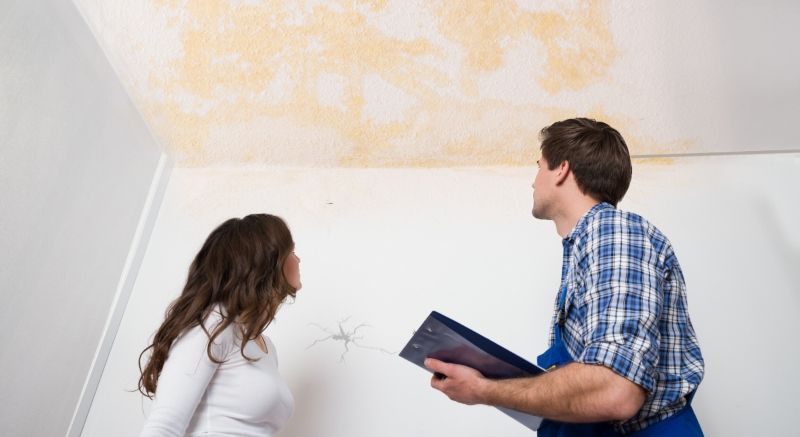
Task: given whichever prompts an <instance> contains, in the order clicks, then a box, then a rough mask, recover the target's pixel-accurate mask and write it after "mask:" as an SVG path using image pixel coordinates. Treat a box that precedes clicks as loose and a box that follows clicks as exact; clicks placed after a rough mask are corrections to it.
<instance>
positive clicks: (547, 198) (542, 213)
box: [532, 157, 556, 220]
mask: <svg viewBox="0 0 800 437" xmlns="http://www.w3.org/2000/svg"><path fill="white" fill-rule="evenodd" d="M536 165H537V166H538V167H539V168H538V170H537V171H536V178H535V179H534V180H533V185H532V188H533V211H532V214H533V216H534V217H536V218H538V219H543V220H548V219H551V218H552V217H551V212H550V209H551V205H552V192H553V185H554V184H555V173H556V170H550V169H549V168H548V164H547V160H546V159H544V157H541V158H539V160H538V161H536Z"/></svg>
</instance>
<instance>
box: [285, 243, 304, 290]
mask: <svg viewBox="0 0 800 437" xmlns="http://www.w3.org/2000/svg"><path fill="white" fill-rule="evenodd" d="M283 277H284V278H286V282H288V283H289V285H291V286H292V287H293V288H294V289H295V290H299V289H300V287H302V286H303V284H301V283H300V258H299V257H298V256H297V255H295V253H294V250H292V253H290V254H289V256H288V257H287V258H286V261H284V263H283Z"/></svg>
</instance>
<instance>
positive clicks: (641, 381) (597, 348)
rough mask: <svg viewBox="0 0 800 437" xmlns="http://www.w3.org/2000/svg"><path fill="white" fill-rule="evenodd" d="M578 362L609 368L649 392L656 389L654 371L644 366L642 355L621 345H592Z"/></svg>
mask: <svg viewBox="0 0 800 437" xmlns="http://www.w3.org/2000/svg"><path fill="white" fill-rule="evenodd" d="M576 361H577V362H579V363H583V364H599V365H602V366H605V367H608V368H609V369H611V370H612V371H613V372H614V373H616V374H618V375H620V376H622V377H624V378H626V379H628V380H630V381H632V382H633V383H635V384H637V385H639V386H641V387H642V388H644V389H645V390H647V391H648V392H652V391H653V388H654V387H655V376H654V374H653V372H652V370H651V369H649V368H648V367H647V366H645V365H644V362H643V361H642V358H641V355H640V354H638V353H636V352H635V351H633V350H631V349H629V348H627V347H625V346H623V345H620V344H616V343H606V342H595V343H592V344H590V345H589V346H588V347H586V349H584V350H583V353H582V354H581V356H580V357H578V359H577V360H576Z"/></svg>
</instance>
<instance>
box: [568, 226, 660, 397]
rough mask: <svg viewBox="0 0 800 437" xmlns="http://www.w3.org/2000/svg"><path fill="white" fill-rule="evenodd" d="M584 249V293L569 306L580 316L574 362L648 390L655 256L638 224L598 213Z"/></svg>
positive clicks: (656, 307) (656, 296)
mask: <svg viewBox="0 0 800 437" xmlns="http://www.w3.org/2000/svg"><path fill="white" fill-rule="evenodd" d="M598 216H599V217H598V219H597V220H593V221H592V223H591V224H589V226H590V227H593V228H594V229H590V232H588V233H587V235H588V239H587V241H586V242H585V245H584V250H585V252H584V254H583V256H582V260H581V261H580V263H581V264H583V266H582V267H584V269H582V270H583V271H584V272H585V275H584V278H583V282H584V284H583V285H584V287H582V288H583V289H584V293H583V295H582V296H580V297H579V299H577V301H576V302H575V304H576V305H577V306H579V307H583V308H581V313H584V314H585V321H586V323H585V325H584V329H582V342H583V344H584V345H585V348H584V349H583V351H582V353H581V354H580V356H579V357H578V358H577V360H576V361H578V362H582V363H585V364H599V365H603V366H605V367H608V368H610V369H611V370H613V371H614V372H615V373H617V374H619V375H621V376H623V377H625V378H627V379H629V380H630V381H632V382H634V383H636V384H637V385H639V386H641V387H643V388H644V389H645V390H647V391H648V392H652V391H653V389H654V388H655V383H656V370H655V367H656V362H657V359H658V340H659V334H658V314H659V313H660V311H661V305H662V302H661V296H660V293H659V292H658V287H659V281H660V279H659V271H658V270H659V269H658V267H657V266H658V262H657V260H658V254H657V253H656V250H655V249H654V248H653V247H652V245H651V244H650V240H649V239H648V236H647V229H646V228H645V227H643V226H641V223H633V222H631V220H630V218H627V217H623V216H620V215H613V214H604V213H602V212H601V213H599V214H598Z"/></svg>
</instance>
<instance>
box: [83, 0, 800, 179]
mask: <svg viewBox="0 0 800 437" xmlns="http://www.w3.org/2000/svg"><path fill="white" fill-rule="evenodd" d="M76 3H77V4H78V5H79V7H80V8H81V9H82V11H83V13H84V15H85V16H86V17H87V20H88V21H89V23H90V25H91V26H92V28H93V30H94V32H95V34H96V35H97V36H98V39H99V40H100V42H101V44H102V45H103V46H104V48H105V50H106V52H107V53H108V55H109V57H110V58H111V60H112V63H113V64H114V65H115V67H116V69H117V71H118V72H119V75H120V77H121V78H122V80H123V83H124V84H125V85H126V87H127V88H128V89H129V90H130V92H131V95H132V98H133V100H134V102H135V103H136V104H137V106H138V107H139V108H140V109H141V111H142V113H143V115H144V117H145V119H146V120H147V122H148V123H149V124H150V126H151V127H152V129H153V131H154V133H155V135H156V137H157V138H158V139H159V141H160V142H161V143H162V144H164V145H165V147H166V148H167V149H168V150H169V151H170V152H171V154H172V156H173V157H174V159H175V160H176V162H177V163H178V165H180V166H190V167H191V166H209V165H212V166H213V165H251V164H255V165H261V164H270V165H287V166H323V167H337V166H342V167H449V166H491V165H529V164H531V163H533V162H534V160H535V154H536V150H537V148H538V141H537V134H538V131H539V130H540V129H541V128H542V127H543V126H544V125H546V124H549V123H550V122H552V121H555V120H558V119H561V118H565V117H572V116H576V115H589V116H593V117H596V118H601V119H604V120H606V121H608V122H610V123H611V124H612V125H615V126H616V127H618V128H619V129H620V130H621V131H622V132H623V135H624V136H626V138H627V139H628V142H629V145H630V147H631V149H632V152H633V153H635V154H644V155H650V154H659V153H685V152H715V151H721V150H743V149H749V148H752V146H753V144H749V143H747V141H744V140H742V139H741V138H742V137H741V135H734V133H733V132H731V133H730V134H726V132H727V130H726V126H727V125H728V124H730V120H731V117H730V116H729V114H728V113H727V112H725V111H721V109H724V108H726V105H729V104H730V99H729V98H728V96H729V93H728V92H727V89H728V87H733V86H734V85H735V84H733V85H732V84H731V83H730V81H727V82H726V81H724V80H715V78H717V77H724V76H725V74H724V72H725V70H726V63H727V64H731V63H734V64H736V65H738V62H739V61H736V60H734V61H731V60H725V59H723V56H722V55H721V54H720V53H722V52H720V50H719V49H718V48H719V47H720V45H721V44H723V42H721V39H720V32H722V33H723V34H724V30H723V31H720V30H719V29H716V30H715V29H714V28H712V27H710V26H707V24H708V23H707V21H706V20H705V18H707V16H706V15H705V14H706V13H708V14H711V11H704V10H703V8H702V7H700V6H698V7H695V8H693V7H691V4H688V6H686V11H685V12H684V13H683V14H684V15H680V14H678V15H676V14H677V13H675V12H673V13H671V14H672V15H670V13H665V11H668V9H667V8H666V7H663V8H661V9H659V7H657V6H653V5H652V4H650V5H648V4H638V3H637V4H638V5H639V6H632V5H631V4H630V3H628V2H619V3H614V2H608V1H591V2H577V1H576V2H523V1H519V2H515V1H508V2H498V1H488V0H487V1H468V2H461V1H408V0H398V1H316V2H314V1H305V2H294V1H233V0H231V1H229V0H206V1H185V2H181V1H170V0H160V1H147V2H142V3H138V2H123V1H121V0H119V1H109V0H76ZM133 3H137V4H133ZM676 9H680V5H678V6H676ZM730 20H733V21H735V20H736V18H735V17H734V18H731V19H730ZM730 20H729V21H730ZM742 62H744V61H742ZM793 68H794V67H793ZM798 69H800V68H798ZM737 80H744V81H745V82H747V81H751V82H752V81H756V80H761V78H755V79H753V78H750V79H748V78H744V79H737ZM747 83H749V82H747ZM780 140H781V139H776V140H774V141H772V142H773V143H777V142H780ZM737 141H738V142H737ZM780 145H781V146H782V147H785V146H787V145H786V144H780ZM762 146H763V145H762Z"/></svg>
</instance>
